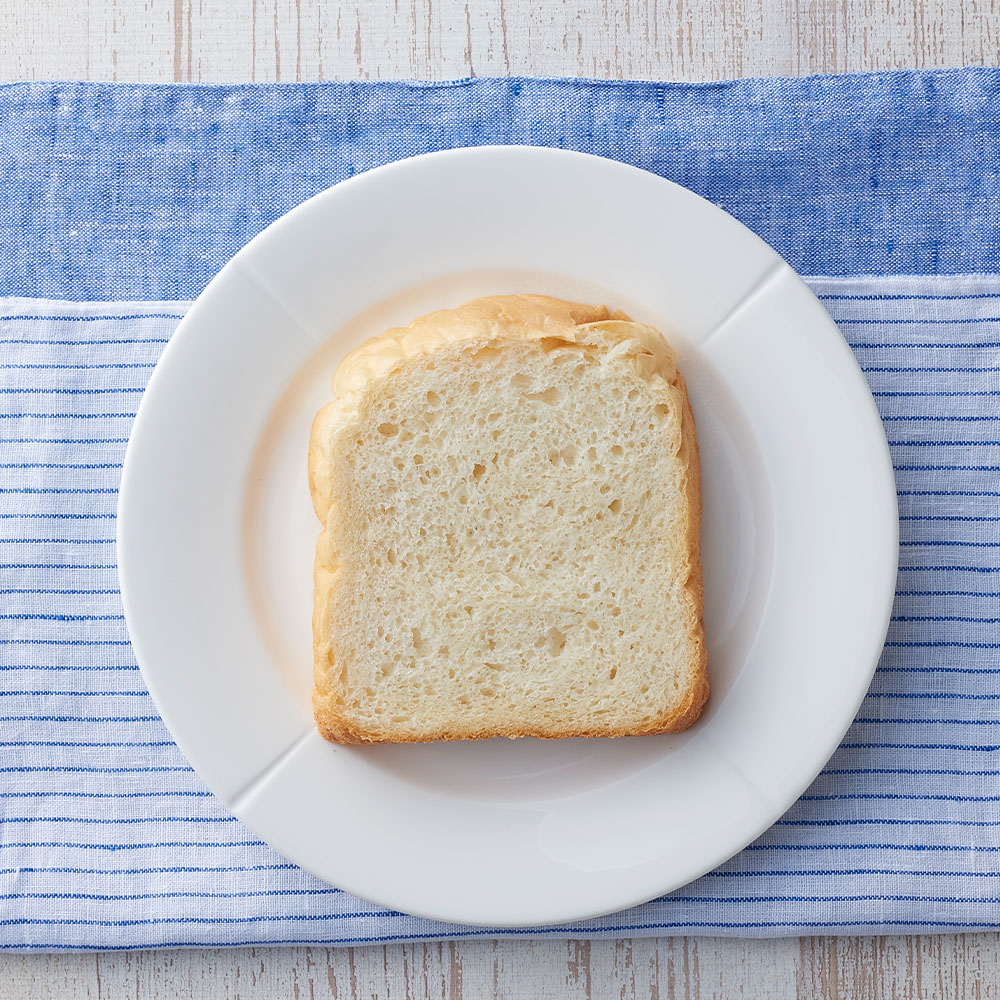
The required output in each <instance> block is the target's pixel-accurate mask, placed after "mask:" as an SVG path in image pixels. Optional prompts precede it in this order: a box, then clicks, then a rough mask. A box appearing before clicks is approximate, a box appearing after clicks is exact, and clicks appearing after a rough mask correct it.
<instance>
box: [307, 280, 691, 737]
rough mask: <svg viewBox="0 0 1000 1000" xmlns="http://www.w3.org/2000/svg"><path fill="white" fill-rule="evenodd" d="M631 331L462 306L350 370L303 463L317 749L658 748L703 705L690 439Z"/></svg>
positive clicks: (577, 318)
mask: <svg viewBox="0 0 1000 1000" xmlns="http://www.w3.org/2000/svg"><path fill="white" fill-rule="evenodd" d="M675 360H676V355H675V353H674V351H673V350H672V349H671V348H670V346H669V345H668V344H667V343H666V341H665V340H664V339H663V337H662V336H661V335H660V333H658V332H657V331H656V330H654V329H653V328H652V327H649V326H643V325H642V324H640V323H633V322H630V321H629V320H628V319H627V318H626V317H624V316H623V315H621V314H616V315H615V316H614V317H612V316H611V315H610V314H609V312H608V311H607V309H604V308H602V307H601V308H599V307H593V306H586V305H579V304H577V303H573V302H562V301H559V300H557V299H550V298H544V297H542V296H536V295H517V296H513V295H512V296H498V297H494V298H485V299H477V300H476V301H474V302H469V303H467V304H465V305H463V306H460V307H458V308H457V309H449V310H446V311H443V312H436V313H432V314H431V315H429V316H424V317H422V318H421V319H418V320H415V321H414V322H413V323H411V324H410V325H409V326H408V327H405V328H403V329H400V330H390V331H389V332H388V333H386V334H384V335H383V336H381V337H378V338H376V339H374V340H371V341H369V342H368V343H366V344H364V345H363V346H362V347H360V348H358V349H357V350H355V351H354V352H353V353H351V354H350V355H348V356H347V357H346V358H345V359H344V361H343V362H342V363H341V365H340V367H339V368H338V369H337V373H336V376H335V378H334V397H335V398H334V401H333V402H332V403H330V404H328V405H327V406H325V407H323V409H321V410H320V411H319V413H318V414H317V415H316V419H315V422H314V424H313V429H312V438H311V442H310V447H309V479H310V488H311V490H312V497H313V504H314V506H315V509H316V514H317V515H318V517H319V519H320V521H321V522H322V524H323V531H322V534H321V535H320V538H319V544H318V546H317V549H316V571H315V605H314V614H313V633H314V652H315V689H314V693H313V706H314V710H315V715H316V722H317V724H318V726H319V729H320V732H321V733H322V734H323V735H324V736H325V737H326V738H327V739H330V740H335V741H338V742H341V743H357V742H418V741H427V740H456V739H483V738H486V737H491V736H510V737H514V736H540V737H553V738H554V737H565V736H625V735H632V734H639V733H670V732H678V731H679V730H682V729H685V728H686V727H687V726H689V725H691V723H692V722H694V721H695V719H697V717H698V715H699V713H700V712H701V709H702V706H703V705H704V703H705V699H706V698H707V697H708V680H707V677H706V673H705V641H704V633H703V629H702V583H701V562H700V556H699V546H698V530H699V520H700V513H701V497H700V492H699V488H700V484H699V472H698V449H697V443H696V440H695V429H694V419H693V417H692V414H691V408H690V405H689V403H688V398H687V392H686V389H685V386H684V380H683V379H682V378H681V376H680V374H679V373H678V372H677V369H676V366H675Z"/></svg>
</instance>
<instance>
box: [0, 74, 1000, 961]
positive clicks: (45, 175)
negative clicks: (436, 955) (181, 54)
mask: <svg viewBox="0 0 1000 1000" xmlns="http://www.w3.org/2000/svg"><path fill="white" fill-rule="evenodd" d="M517 86H519V87H520V88H521V89H520V90H519V91H518V92H517V93H516V94H515V93H514V92H513V88H515V87H517ZM998 90H1000V74H998V73H996V72H994V71H963V72H955V73H950V74H890V75H880V76H871V77H847V78H829V79H826V78H814V79H812V80H807V81H742V82H737V83H735V84H724V85H718V86H712V87H670V86H664V85H653V84H649V85H645V84H628V85H615V86H609V85H603V84H592V83H587V82H584V81H578V82H571V81H520V82H518V81H480V82H474V83H469V84H464V83H463V84H457V85H448V86H447V87H425V88H421V87H413V86H411V85H404V84H388V85H384V86H382V85H373V86H371V87H361V86H343V87H340V88H337V87H330V88H316V87H301V88H300V87H289V88H273V87H264V88H191V87H179V88H147V87H126V88H113V87H92V86H84V85H76V84H67V85H63V84H55V85H34V84H32V85H17V86H15V87H8V88H0V120H3V121H4V122H5V128H4V129H3V130H0V175H3V177H4V181H5V183H6V185H7V190H8V191H10V192H13V194H14V195H20V194H23V195H24V197H23V199H22V200H19V199H18V197H16V196H15V197H9V198H6V199H4V200H3V201H2V202H0V296H4V295H6V296H7V297H6V298H3V297H0V593H2V595H3V600H2V601H0V619H2V622H3V624H2V627H0V723H2V724H0V773H2V775H3V780H2V781H0V948H3V949H11V950H14V949H21V950H31V949H43V950H44V949H50V950H61V949H87V948H134V947H152V946H164V945H177V946H184V945H191V946H195V945H219V944H230V945H232V944H258V943H271V944H275V943H283V942H294V943H299V942H323V943H357V942H367V941H387V940H400V939H421V938H437V937H466V936H505V935H506V936H512V935H518V936H524V935H527V936H543V935H561V936H570V935H579V936H600V935H605V936H614V935H619V934H629V935H639V934H663V933H692V934H699V933H704V934H733V935H747V936H765V935H778V934H795V933H813V932H814V933H824V932H831V933H836V932H845V933H846V932H854V931H917V930H949V929H975V928H990V927H1000V783H998V781H997V777H998V775H1000V712H998V707H1000V693H998V691H1000V688H998V686H997V683H996V681H997V677H998V675H1000V658H998V655H997V650H998V649H1000V604H998V601H997V599H998V597H1000V530H998V527H1000V504H998V498H1000V379H998V373H1000V276H998V275H997V273H996V271H997V261H998V257H1000V216H998V211H1000V210H998V208H997V206H998V205H1000V197H998V194H1000V182H998V178H1000V153H998V150H1000V134H998V128H997V125H996V110H995V109H996V107H998V106H1000V104H998V102H997V98H998V97H1000V93H998ZM780 102H784V104H781V103H780ZM278 106H280V107H281V108H283V109H284V114H285V117H284V118H282V119H280V120H279V119H278V118H276V117H275V115H274V109H275V107H278ZM665 108H666V109H667V111H669V115H667V114H666V113H665V112H664V109H665ZM655 109H659V111H656V112H655V113H654V111H655ZM335 111H336V112H338V113H339V114H340V115H341V117H339V118H336V116H335V115H334V112H335ZM560 113H561V117H560ZM407 114H408V115H409V118H408V119H407V118H406V115H407ZM380 115H381V117H380ZM435 115H436V116H437V118H438V119H439V120H440V128H439V130H438V131H437V132H432V131H428V128H427V127H417V124H419V123H420V122H424V123H426V122H429V121H432V120H435ZM144 116H145V117H144ZM352 116H353V117H352ZM657 116H659V117H657ZM404 119H406V120H407V121H408V122H409V123H410V124H411V125H412V126H413V127H411V128H409V129H404V128H403V127H402V125H401V124H400V123H401V122H402V121H403V120H404ZM241 122H242V126H240V128H242V131H240V128H238V127H237V126H239V123H241ZM317 122H319V123H322V124H323V126H324V127H323V128H321V127H320V126H319V125H317ZM334 122H335V123H336V127H334V126H333V124H331V123H334ZM713 122H714V123H715V124H716V126H717V129H716V132H715V133H713V134H708V131H706V130H709V126H710V125H711V124H712V123H713ZM815 122H826V123H827V125H829V123H830V122H834V123H839V124H841V125H842V126H843V127H842V128H841V130H840V132H839V133H838V132H837V131H836V130H835V129H831V128H827V127H823V128H821V127H820V126H819V125H815ZM414 123H417V124H414ZM234 130H235V131H234ZM380 130H381V131H380ZM491 130H492V131H491ZM560 130H561V131H560ZM741 130H742V131H741ZM796 130H798V131H799V132H803V131H804V132H805V133H808V134H807V135H806V136H805V138H804V139H803V138H802V137H801V136H799V135H797V134H796ZM709 131H710V130H709ZM236 132H239V137H240V143H242V145H240V143H235V144H234V143H230V145H229V146H228V147H225V148H224V149H222V151H220V146H219V141H220V140H218V138H217V137H218V136H220V135H223V136H227V137H230V138H231V137H232V135H235V134H236ZM501 132H502V133H503V135H504V136H505V137H506V138H507V139H508V141H513V140H523V141H536V142H548V143H554V144H565V145H576V146H578V147H580V148H587V149H589V150H590V151H594V152H603V153H605V154H606V155H617V156H620V157H621V158H627V159H631V160H633V161H634V162H637V163H639V164H640V165H644V166H647V167H650V168H652V169H656V170H657V171H658V172H661V173H665V174H668V175H672V176H680V178H681V179H682V180H686V181H687V182H688V183H689V185H690V186H694V187H696V188H698V189H700V190H701V191H702V192H703V193H707V194H709V196H711V197H713V198H714V200H716V201H718V202H720V203H722V204H725V205H726V206H727V207H730V208H733V209H734V210H736V211H737V213H738V214H741V215H742V216H743V217H744V218H745V219H746V220H747V221H749V222H750V223H751V224H753V225H755V228H757V229H758V231H760V232H762V233H763V234H764V235H766V236H768V237H769V238H771V239H772V241H773V242H775V243H777V244H779V245H780V248H781V249H782V250H783V252H785V253H786V255H787V256H789V257H790V258H791V259H793V261H794V262H796V263H797V264H798V265H799V266H800V267H805V268H806V269H807V270H812V271H813V272H814V273H815V271H817V270H818V269H819V268H820V267H822V268H823V269H824V270H826V271H827V272H830V271H833V272H836V273H838V274H839V275H841V276H840V277H814V278H810V279H809V281H810V283H811V285H812V287H813V289H814V290H815V291H816V293H817V294H818V295H819V296H820V297H821V299H822V301H823V302H824V304H825V305H826V307H827V308H828V309H829V310H830V312H831V314H832V315H833V317H834V319H835V320H836V321H837V322H838V324H839V325H840V328H841V330H842V332H843V334H844V337H845V338H846V340H847V342H848V343H849V344H850V345H851V347H852V348H853V350H854V352H855V354H856V356H857V358H858V361H859V363H860V364H861V366H862V368H863V369H864V371H865V374H866V376H867V377H868V379H869V382H870V384H871V387H872V390H873V392H874V394H875V398H876V401H877V403H878V406H879V409H880V412H881V413H882V416H883V419H884V421H885V427H886V431H887V434H888V437H889V440H890V445H891V450H892V456H893V461H894V464H895V468H896V477H897V484H898V492H899V505H900V518H901V521H900V528H901V539H902V547H901V556H900V571H899V577H898V590H897V598H896V603H895V608H894V611H893V619H892V623H891V626H890V631H889V635H888V637H887V642H886V648H885V651H884V654H883V656H882V659H881V662H880V665H879V669H878V672H877V674H876V677H875V680H874V683H873V685H872V688H871V691H870V693H869V696H868V698H867V699H866V701H865V703H864V705H863V706H862V708H861V710H860V712H859V714H858V717H857V720H856V721H855V723H854V725H853V726H852V728H851V730H850V732H849V733H848V735H847V737H846V738H845V740H844V742H843V744H842V746H841V747H840V749H839V750H838V752H837V753H836V754H835V756H834V757H833V758H832V759H831V761H830V762H829V764H828V765H827V767H826V768H825V769H824V771H823V773H822V774H821V775H820V777H819V778H818V779H817V781H816V782H815V784H814V785H813V786H812V787H811V788H810V789H809V791H808V793H807V794H806V795H804V796H803V797H802V799H801V800H800V801H799V802H798V803H797V804H796V805H795V806H794V807H793V808H792V809H791V810H790V811H789V812H788V813H787V814H786V815H785V816H784V817H782V819H781V820H780V821H779V822H778V823H777V824H776V825H775V826H774V827H773V828H772V829H771V830H770V831H768V832H767V833H766V834H765V835H764V836H763V837H761V839H760V840H759V841H757V842H756V843H754V844H752V845H751V846H750V847H748V848H747V849H746V850H745V851H744V852H742V853H741V854H740V855H738V856H737V857H735V858H734V859H732V860H731V861H729V862H727V863H726V864H725V865H723V866H722V867H721V868H720V869H718V870H717V871H715V872H712V873H711V874H709V875H706V876H705V877H703V878H701V879H699V880H698V881H697V882H695V883H693V884H691V885H689V886H686V887H685V888H683V889H681V890H679V891H678V892H675V893H673V894H671V895H669V896H666V897H663V898H661V899H657V900H654V901H653V902H650V903H648V904H645V905H643V906H640V907H636V908H634V909H632V910H629V911H626V912H623V913H619V914H615V915H613V916H609V917H605V918H601V919H597V920H591V921H584V922H581V923H579V924H573V925H569V926H561V927H547V928H537V929H534V930H528V931H499V930H493V929H489V928H486V929H479V928H468V927H459V926H453V925H445V924H437V923H433V922H430V921H426V920H422V919H417V918H413V917H409V916H405V915H402V914H398V913H392V912H387V911H384V910H382V909H381V908H379V907H377V906H374V905H372V904H370V903H368V902H365V901H363V900H360V899H357V898H355V897H353V896H350V895H349V894H346V893H343V892H340V891H338V890H337V889H336V888H334V887H331V886H328V885H325V884H323V883H321V882H319V881H317V880H316V879H314V878H312V877H311V876H309V875H307V874H305V873H304V872H302V871H301V870H299V869H297V868H296V867H295V866H293V865H291V864H289V863H288V862H287V861H286V860H285V859H283V858H281V857H280V856H278V855H277V854H275V853H274V852H273V851H272V850H270V849H269V848H268V847H267V846H266V845H264V844H262V843H261V842H260V841H259V840H258V839H257V838H256V837H255V836H254V835H253V833H252V832H251V831H249V830H248V829H247V828H245V827H244V826H243V825H242V824H240V823H239V822H238V821H236V820H235V819H234V818H233V817H232V816H230V815H229V814H228V813H227V812H226V810H225V809H224V807H223V806H222V805H221V804H220V803H219V802H218V801H217V800H216V799H214V797H213V796H212V795H211V794H210V793H209V792H208V791H207V789H206V788H205V786H204V785H203V784H202V783H201V781H200V780H199V779H198V777H197V775H196V774H194V772H193V771H192V770H191V768H190V766H189V765H188V763H187V761H186V760H185V759H184V758H183V756H182V755H181V754H180V752H179V751H178V749H177V748H176V746H175V745H174V743H173V742H172V740H171V739H170V735H169V733H168V732H167V730H166V728H165V727H164V725H163V723H162V722H161V720H160V718H159V716H158V715H157V712H156V709H155V706H154V705H153V704H152V702H151V700H150V698H149V697H148V695H147V693H146V690H145V687H144V685H143V682H142V678H141V675H140V674H139V672H138V669H137V667H136V663H135V660H134V657H133V655H132V652H131V648H130V645H129V641H128V635H127V632H126V628H125V622H124V619H123V617H122V608H121V602H120V598H119V593H118V586H117V574H116V562H115V546H114V542H113V538H114V533H115V522H114V512H115V506H116V502H117V488H118V482H119V477H120V470H121V463H122V457H123V455H124V450H125V444H126V441H127V438H128V433H129V429H130V427H131V422H132V419H133V416H134V413H135V410H136V407H137V406H138V403H139V400H140V398H141V396H142V392H143V389H144V386H145V384H146V382H147V379H148V378H149V375H150V373H151V371H152V369H153V367H154V366H155V364H156V361H157V359H158V357H159V356H160V353H161V352H162V350H163V348H164V346H165V345H166V343H167V342H168V340H169V338H170V335H171V333H172V332H173V330H174V328H175V327H176V324H177V322H178V321H179V319H180V317H181V316H183V314H184V312H185V310H186V309H187V307H188V305H189V304H190V303H189V301H188V300H189V298H190V296H191V295H193V294H195V293H196V292H197V291H199V290H200V288H201V287H202V286H203V284H204V282H205V280H207V278H208V277H210V275H211V273H213V272H214V270H215V269H217V268H218V266H220V265H221V264H222V263H223V261H224V259H225V257H226V256H227V255H228V254H229V253H230V252H231V251H232V250H233V249H235V248H236V246H237V245H238V244H239V242H240V241H242V240H243V239H245V238H246V237H247V236H249V235H252V232H253V231H256V229H257V228H260V226H261V225H263V224H265V223H266V222H267V221H269V219H270V218H271V217H273V215H274V214H276V213H278V212H279V211H281V210H284V208H286V207H289V206H288V204H287V202H288V200H289V199H299V198H300V197H303V196H305V194H308V193H311V190H310V187H311V186H317V187H322V186H325V184H327V183H329V182H331V181H332V180H335V179H337V177H338V176H340V174H338V171H341V172H342V173H344V172H349V171H346V166H349V165H351V164H357V165H359V167H363V166H368V165H371V164H372V163H373V162H377V161H380V160H382V159H387V158H391V157H392V156H398V155H403V154H405V153H407V152H413V151H417V150H418V149H420V148H423V146H424V145H426V144H428V143H431V144H435V143H436V144H438V145H441V144H455V142H456V141H458V140H460V139H462V138H463V137H464V138H465V139H469V137H474V136H476V135H479V134H482V135H483V137H484V138H486V139H490V138H495V137H496V134H497V133H501ZM279 134H280V135H284V136H285V137H286V138H287V139H288V141H289V142H290V143H291V138H290V137H294V136H297V135H298V136H300V137H301V135H307V136H308V140H309V141H308V143H307V145H306V146H303V145H301V144H299V145H295V144H294V143H293V144H292V146H293V147H294V148H290V149H289V150H288V151H287V155H286V156H284V157H283V158H281V159H280V162H279V161H278V159H275V158H269V157H268V156H267V155H266V153H265V152H264V151H266V150H267V149H270V148H272V147H271V146H270V145H269V144H270V142H271V141H272V140H273V138H274V136H276V135H279ZM622 135H625V136H628V137H630V138H632V139H635V140H636V142H635V143H633V144H628V145H626V144H624V143H623V141H622V140H621V138H620V136H622ZM775 135H778V136H779V138H778V139H775V138H773V137H774V136H775ZM768 136H771V137H772V138H771V140H769V139H768ZM213 137H216V140H215V141H214V142H213ZM880 137H881V138H880ZM227 141H228V140H227ZM804 143H808V144H811V146H810V147H809V149H810V150H811V152H810V155H811V156H812V159H811V161H810V162H811V173H810V174H809V176H808V177H804V176H803V177H800V176H799V175H800V174H801V173H802V170H801V165H802V163H803V162H804V157H805V155H806V153H805V149H806V145H804ZM911 147H912V149H911ZM889 148H891V151H892V153H893V155H891V156H890V155H888V154H887V153H886V150H887V149H889ZM903 149H911V152H912V153H913V156H910V158H909V159H906V158H904V159H902V160H901V159H900V157H899V155H897V154H899V152H900V150H903ZM158 150H159V153H158V152H157V151H158ZM917 153H919V155H916V154H917ZM8 154H9V155H8ZM969 156H973V157H974V158H975V164H976V167H975V170H973V169H972V168H971V167H969V166H968V164H969V162H970V161H969V160H968V157H969ZM963 158H964V159H963ZM310 163H311V164H312V168H311V169H309V164H310ZM914 163H916V164H918V166H919V169H917V168H915V167H914V166H913V164H914ZM122 164H125V166H123V165H122ZM182 164H183V165H184V166H183V169H182ZM859 177H860V178H861V180H859ZM136 178H139V180H137V179H136ZM948 178H950V180H948V182H947V183H945V181H946V179H948ZM140 181H142V182H143V183H144V184H145V190H142V188H143V183H140ZM289 192H291V194H290V193H289ZM781 192H785V193H786V194H787V193H788V192H791V195H788V196H787V197H785V196H779V195H781ZM817 192H819V193H817ZM800 196H801V197H803V198H806V199H807V201H806V203H805V204H803V203H802V202H801V201H799V200H796V199H797V198H799V197H800ZM809 199H811V200H809ZM821 202H822V204H821ZM834 203H837V205H838V206H839V207H837V208H836V211H834V208H833V207H831V206H833V205H834ZM170 205H172V206H173V208H172V210H171V211H168V210H167V209H168V207H169V206H170ZM920 211H923V212H924V214H923V215H922V216H918V213H919V212H920ZM208 220H214V222H213V224H209V221H208ZM216 223H217V225H215V224H216ZM890 244H891V245H890ZM833 245H835V246H836V248H837V249H836V252H834V251H833V250H831V249H829V247H831V246H833ZM880 245H883V246H884V252H883V254H882V256H881V257H880V256H879V254H878V253H877V250H878V248H879V246H880ZM897 270H910V271H913V272H915V273H913V274H911V275H910V276H900V275H897V274H894V273H893V272H894V271H897ZM963 271H964V272H967V273H960V272H963ZM974 271H980V272H983V273H979V274H976V273H971V272H974ZM985 272H992V273H985ZM18 296H20V297H18ZM72 299H78V300H81V301H69V300H72ZM87 299H89V300H90V301H83V300H87ZM346 821H349V820H346Z"/></svg>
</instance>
